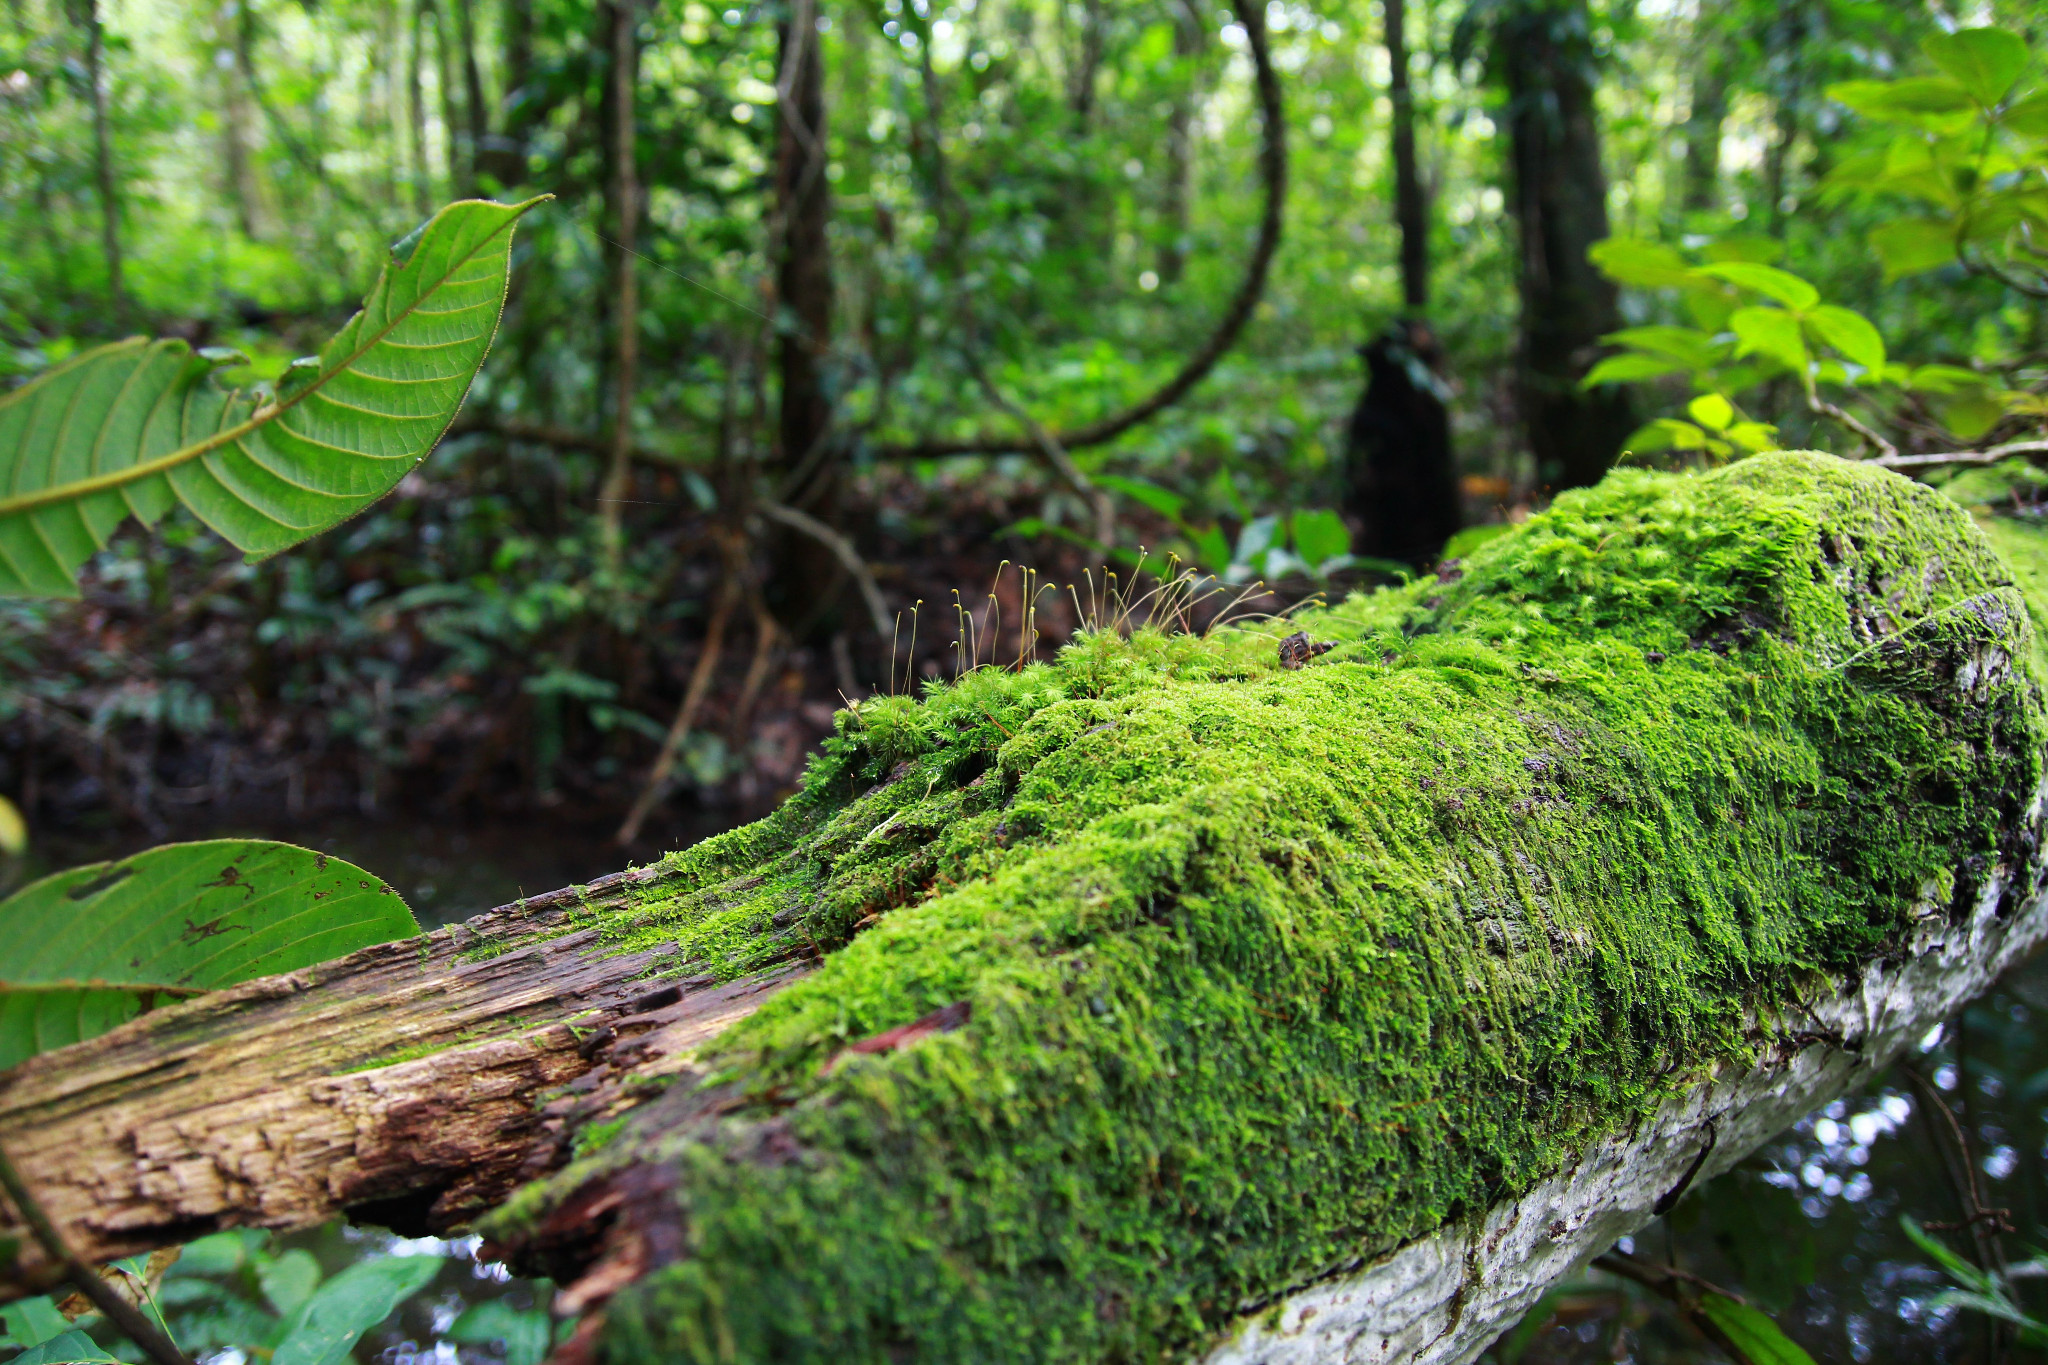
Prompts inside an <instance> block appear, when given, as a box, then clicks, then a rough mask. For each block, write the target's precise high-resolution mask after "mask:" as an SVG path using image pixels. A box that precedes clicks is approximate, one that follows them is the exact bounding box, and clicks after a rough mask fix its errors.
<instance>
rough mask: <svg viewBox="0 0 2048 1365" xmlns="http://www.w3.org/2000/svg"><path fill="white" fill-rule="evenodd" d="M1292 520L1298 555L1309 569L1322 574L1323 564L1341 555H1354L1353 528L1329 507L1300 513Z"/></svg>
mask: <svg viewBox="0 0 2048 1365" xmlns="http://www.w3.org/2000/svg"><path fill="white" fill-rule="evenodd" d="M1290 520H1291V525H1292V529H1293V532H1294V552H1295V553H1296V554H1297V555H1300V556H1301V559H1302V562H1303V563H1305V564H1307V565H1308V566H1309V568H1311V569H1313V570H1317V571H1319V572H1320V571H1321V570H1322V567H1323V565H1325V564H1327V563H1329V562H1330V561H1331V560H1333V559H1336V558H1337V557H1338V556H1339V555H1348V554H1350V553H1351V528H1350V527H1349V526H1346V525H1345V524H1344V518H1342V517H1340V516H1338V515H1337V514H1336V513H1335V512H1332V511H1330V510H1329V509H1328V508H1318V509H1316V510H1314V511H1311V512H1296V513H1295V514H1294V516H1293V517H1292V518H1291V519H1290Z"/></svg>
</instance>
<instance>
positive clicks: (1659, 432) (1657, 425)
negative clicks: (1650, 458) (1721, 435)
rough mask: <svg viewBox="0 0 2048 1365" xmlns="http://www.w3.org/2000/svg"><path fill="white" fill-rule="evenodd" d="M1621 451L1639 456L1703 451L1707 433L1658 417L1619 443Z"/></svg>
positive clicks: (1688, 425) (1684, 423)
mask: <svg viewBox="0 0 2048 1365" xmlns="http://www.w3.org/2000/svg"><path fill="white" fill-rule="evenodd" d="M1621 448H1622V449H1623V450H1633V451H1635V452H1636V453H1637V454H1640V455H1648V454H1653V453H1655V452H1657V451H1660V450H1705V449H1706V448H1707V433H1706V432H1704V431H1701V430H1700V429H1699V428H1698V427H1696V426H1694V425H1693V424H1692V423H1690V422H1681V421H1678V420H1677V419H1676V418H1672V417H1659V418H1656V419H1655V420H1653V421H1649V422H1645V423H1643V425H1642V426H1640V427H1637V428H1636V430H1635V431H1634V432H1633V433H1632V434H1631V435H1630V436H1629V438H1628V439H1627V440H1625V441H1623V442H1622V443H1621Z"/></svg>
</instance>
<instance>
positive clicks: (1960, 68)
mask: <svg viewBox="0 0 2048 1365" xmlns="http://www.w3.org/2000/svg"><path fill="white" fill-rule="evenodd" d="M1920 50H1921V51H1922V52H1925V53H1926V54H1927V56H1928V58H1929V59H1930V60H1931V61H1933V63H1934V64H1935V65H1936V66H1938V67H1940V68H1941V69H1942V70H1943V71H1945V72H1947V73H1948V75H1949V77H1950V79H1952V80H1954V81H1955V82H1956V84H1958V85H1960V86H1962V87H1963V89H1965V90H1967V91H1969V92H1970V98H1971V99H1973V100H1975V101H1977V103H1979V104H1981V105H1983V106H1984V107H1985V108H1987V109H1989V108H1990V107H1992V106H1993V105H1995V104H1997V103H1998V102H1999V101H2000V100H2002V99H2004V98H2005V97H2006V95H2007V94H2009V93H2010V92H2011V90H2012V87H2013V82H2015V81H2017V80H2018V79H2019V78H2020V73H2021V72H2022V71H2025V70H2026V69H2027V45H2026V43H2025V42H2024V41H2023V40H2021V38H2020V37H2019V36H2018V35H2017V34H2012V33H2007V32H2006V31H2005V30H2003V29H1996V28H1965V29H1958V30H1956V31H1955V32H1954V33H1937V34H1935V35H1934V36H1932V37H1930V38H1928V39H1927V40H1926V41H1925V42H1923V43H1921V44H1920Z"/></svg>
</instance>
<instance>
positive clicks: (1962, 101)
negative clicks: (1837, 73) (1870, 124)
mask: <svg viewBox="0 0 2048 1365" xmlns="http://www.w3.org/2000/svg"><path fill="white" fill-rule="evenodd" d="M1828 98H1829V99H1831V100H1835V101H1837V102H1838V103H1841V104H1846V105H1848V106H1849V107H1850V108H1851V109H1853V110H1855V111H1856V112H1857V113H1859V114H1861V115H1863V116H1864V117H1865V118H1868V119H1876V120H1878V121H1880V122H1886V123H1889V122H1908V123H1918V122H1920V121H1922V120H1923V119H1924V118H1926V117H1927V116H1929V115H1935V116H1941V115H1953V114H1964V113H1968V112H1969V111H1970V109H1971V105H1972V101H1971V99H1970V92H1969V91H1968V90H1966V89H1964V88H1963V86H1962V85H1960V84H1958V83H1957V82H1955V81H1952V80H1946V79H1944V78H1942V77H1940V76H1911V77H1908V78H1906V79H1905V80H1898V81H1842V82H1839V83H1837V84H1835V85H1831V86H1829V87H1828Z"/></svg>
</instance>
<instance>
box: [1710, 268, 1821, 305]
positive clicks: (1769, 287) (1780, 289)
mask: <svg viewBox="0 0 2048 1365" xmlns="http://www.w3.org/2000/svg"><path fill="white" fill-rule="evenodd" d="M1697 273H1699V274H1701V275H1705V276H1707V277H1708V278H1710V279H1716V280H1726V281H1727V282H1728V283H1729V284H1732V285H1735V286H1736V287H1737V288H1740V289H1750V290H1754V291H1755V292H1757V293H1759V294H1762V295H1763V296H1764V297H1765V298H1767V299H1772V300H1775V301H1776V302H1778V303H1782V304H1784V305H1785V306H1786V307H1787V308H1790V309H1793V310H1795V311H1800V312H1803V311H1804V310H1806V309H1808V308H1811V307H1813V306H1814V305H1815V304H1816V303H1819V302H1820V291H1819V290H1818V289H1815V288H1814V287H1813V286H1812V285H1810V284H1808V283H1807V282H1806V281H1805V280H1802V279H1800V278H1799V277H1798V276H1797V275H1794V274H1793V273H1792V272H1791V271H1789V270H1780V269H1778V267H1776V266H1774V265H1759V264H1757V263H1756V262H1755V261H1710V262H1708V263H1707V264H1706V265H1703V266H1700V267H1699V268H1698V271H1697Z"/></svg>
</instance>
